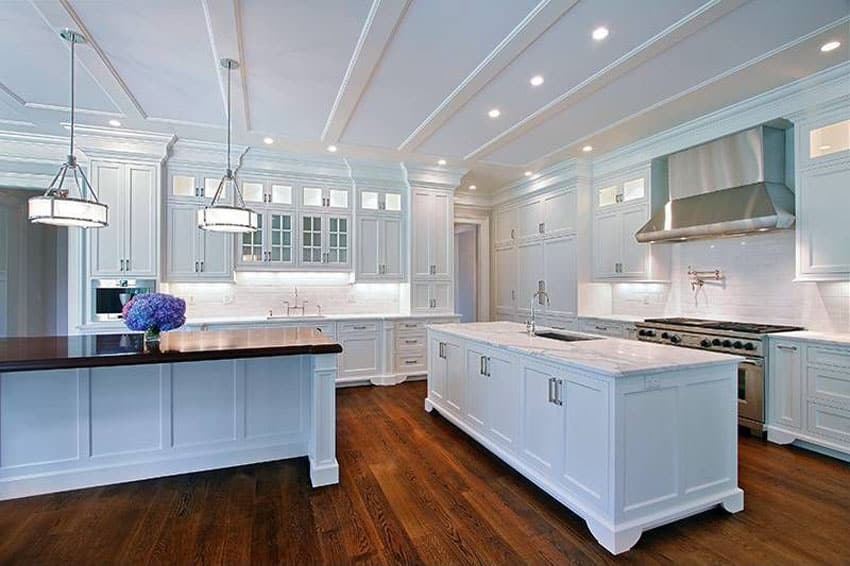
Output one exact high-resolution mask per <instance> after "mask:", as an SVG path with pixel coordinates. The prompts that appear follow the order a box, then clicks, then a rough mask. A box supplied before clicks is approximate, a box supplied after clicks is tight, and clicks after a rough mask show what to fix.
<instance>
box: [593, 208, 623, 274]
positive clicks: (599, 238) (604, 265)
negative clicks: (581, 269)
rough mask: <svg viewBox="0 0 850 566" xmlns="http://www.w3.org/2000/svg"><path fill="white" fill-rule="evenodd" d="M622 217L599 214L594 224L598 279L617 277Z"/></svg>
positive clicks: (595, 270) (609, 213) (594, 258)
mask: <svg viewBox="0 0 850 566" xmlns="http://www.w3.org/2000/svg"><path fill="white" fill-rule="evenodd" d="M620 224H621V223H620V216H619V214H617V212H606V213H605V214H597V215H596V218H595V219H594V223H593V245H594V250H593V251H594V254H593V264H594V274H595V275H596V277H616V276H617V275H618V273H617V270H616V265H617V263H618V262H619V261H620V248H621V241H620Z"/></svg>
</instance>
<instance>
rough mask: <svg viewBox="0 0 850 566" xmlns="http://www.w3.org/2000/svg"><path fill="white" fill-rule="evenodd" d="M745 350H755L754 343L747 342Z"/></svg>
mask: <svg viewBox="0 0 850 566" xmlns="http://www.w3.org/2000/svg"><path fill="white" fill-rule="evenodd" d="M744 349H745V350H755V349H756V346H755V344H753V343H752V342H747V343H746V344H744Z"/></svg>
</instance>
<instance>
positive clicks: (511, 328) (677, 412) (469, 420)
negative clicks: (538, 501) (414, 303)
mask: <svg viewBox="0 0 850 566" xmlns="http://www.w3.org/2000/svg"><path fill="white" fill-rule="evenodd" d="M540 332H541V331H540V330H538V333H540ZM563 334H565V335H566V336H565V338H566V339H567V340H568V341H562V340H556V339H554V338H545V337H540V336H529V335H528V334H527V333H526V330H525V326H524V325H521V324H517V323H512V322H493V323H473V324H447V325H441V326H439V327H432V328H429V329H428V345H429V354H428V355H429V366H428V367H429V374H428V394H427V397H426V399H425V409H426V411H428V412H431V411H433V410H435V409H436V411H437V412H439V413H440V414H441V415H442V416H443V417H445V418H446V419H447V420H449V421H450V422H452V423H453V424H454V425H456V426H457V427H459V428H460V429H461V430H463V431H464V432H466V433H467V434H468V435H470V436H471V437H472V438H474V439H475V440H476V441H478V442H479V443H481V444H482V445H483V446H485V447H486V448H487V449H488V450H490V451H491V452H493V453H494V454H495V455H497V456H498V457H499V458H501V459H502V460H503V461H505V462H506V463H507V464H508V465H510V466H511V467H513V468H514V469H516V470H517V471H518V472H520V473H521V474H523V475H524V476H525V477H527V478H528V479H530V480H531V481H532V482H534V483H535V484H537V485H538V486H539V487H540V488H542V489H543V490H544V491H546V492H547V493H549V494H550V495H551V496H552V497H554V498H555V499H557V500H558V501H559V502H561V503H562V504H563V505H565V506H567V507H568V508H569V509H570V510H572V511H573V512H575V513H576V514H578V515H579V516H581V517H582V518H583V519H584V520H585V521H586V523H587V525H588V527H589V529H590V531H591V533H592V534H593V536H594V537H595V538H596V539H597V540H598V541H599V543H600V544H601V545H602V546H604V547H605V548H606V549H607V550H609V551H610V552H612V553H614V554H618V553H621V552H625V551H626V550H628V549H629V548H631V547H632V546H633V545H634V544H635V543H636V542H637V541H638V539H639V538H640V536H641V534H642V533H643V531H645V530H647V529H651V528H653V527H656V526H659V525H663V524H665V523H670V522H672V521H676V520H678V519H681V518H683V517H686V516H689V515H693V514H695V513H699V512H701V511H704V510H706V509H708V508H711V507H714V506H717V505H722V506H723V508H724V509H726V510H727V511H729V512H731V513H735V512H738V511H741V510H742V509H743V505H744V498H743V495H744V494H743V491H742V490H741V489H739V488H738V471H737V466H738V462H737V384H738V380H737V366H738V362H739V360H740V358H739V357H737V356H729V355H724V354H715V353H710V352H704V351H701V350H691V349H687V348H675V347H671V346H664V345H658V344H650V343H645V342H635V341H630V340H622V339H616V338H603V337H600V336H592V335H587V334H584V335H583V334H578V333H563ZM562 337H563V336H562Z"/></svg>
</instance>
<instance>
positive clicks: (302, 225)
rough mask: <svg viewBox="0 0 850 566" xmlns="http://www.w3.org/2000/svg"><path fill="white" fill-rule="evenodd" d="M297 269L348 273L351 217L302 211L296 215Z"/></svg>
mask: <svg viewBox="0 0 850 566" xmlns="http://www.w3.org/2000/svg"><path fill="white" fill-rule="evenodd" d="M299 218H300V221H299V230H300V231H299V242H300V246H299V247H300V249H301V255H300V260H299V266H300V267H301V268H303V269H308V270H313V269H321V270H323V271H324V270H330V271H348V270H349V269H350V268H351V216H350V215H347V214H343V215H340V214H334V213H322V214H312V213H308V212H302V213H301V214H300V215H299Z"/></svg>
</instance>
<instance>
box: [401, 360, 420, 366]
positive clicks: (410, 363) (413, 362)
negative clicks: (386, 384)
mask: <svg viewBox="0 0 850 566" xmlns="http://www.w3.org/2000/svg"><path fill="white" fill-rule="evenodd" d="M404 363H405V365H409V366H412V365H415V364H418V363H419V360H405V361H404Z"/></svg>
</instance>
